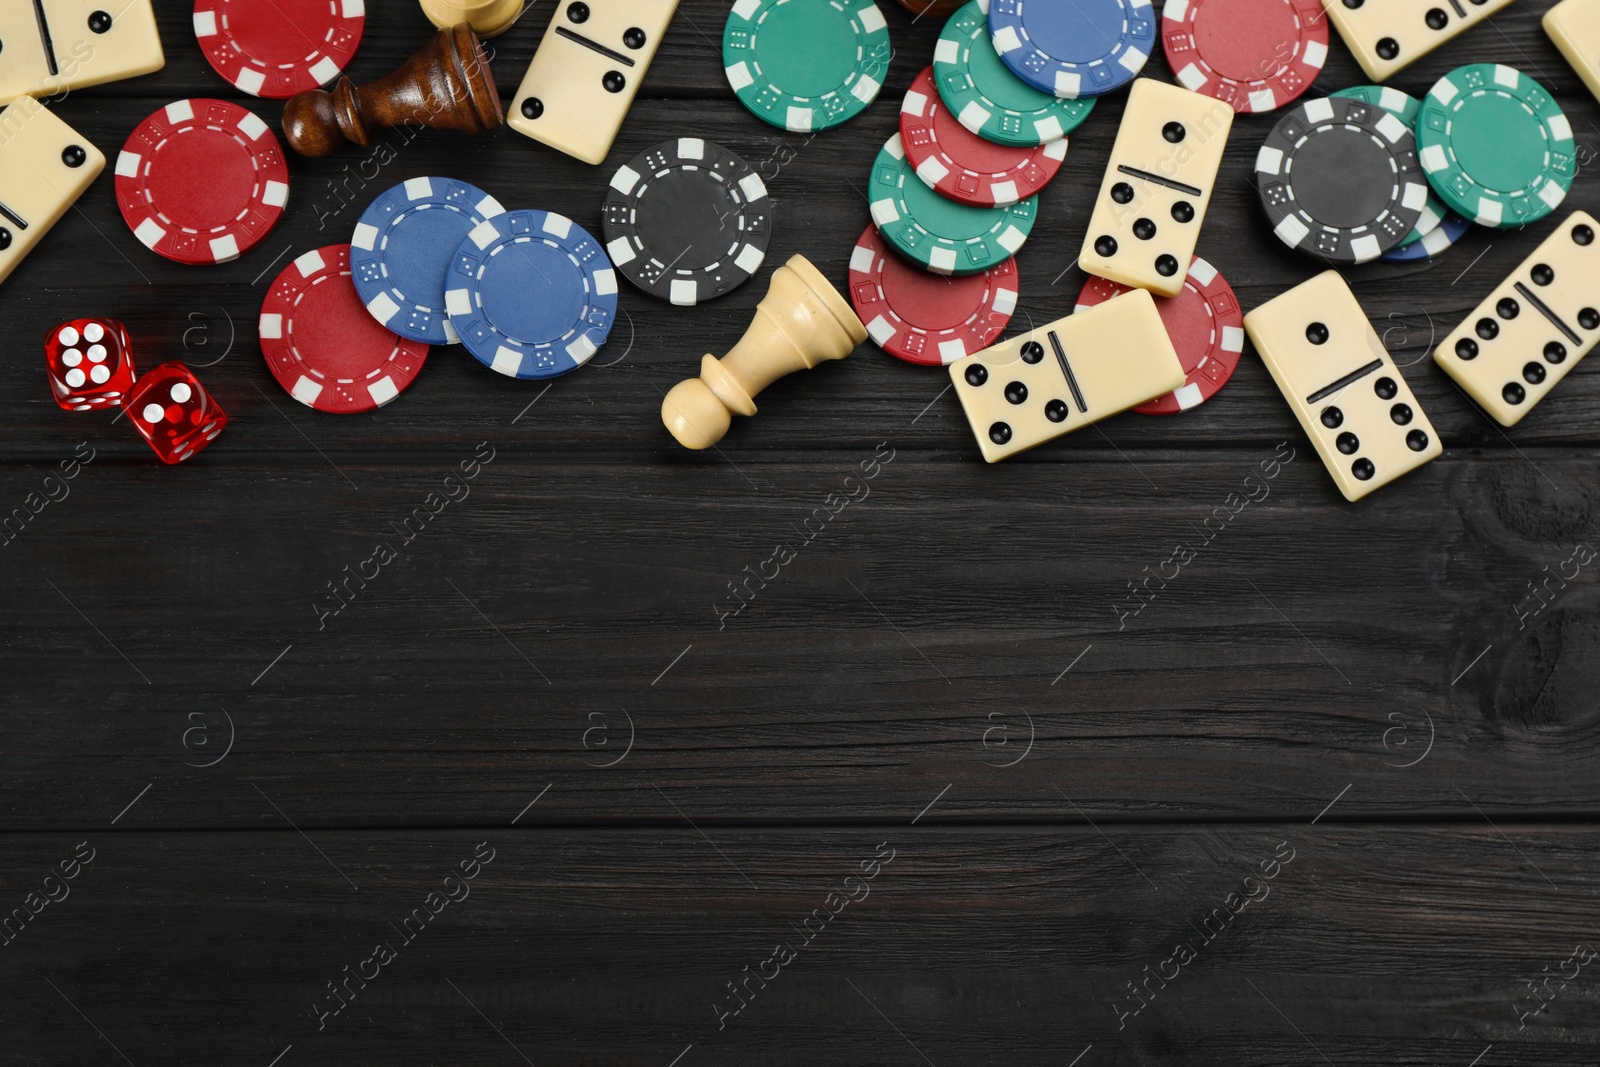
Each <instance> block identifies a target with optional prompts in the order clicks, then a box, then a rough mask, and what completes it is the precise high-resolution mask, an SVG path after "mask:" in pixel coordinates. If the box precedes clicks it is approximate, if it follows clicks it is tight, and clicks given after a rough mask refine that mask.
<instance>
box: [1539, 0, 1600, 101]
mask: <svg viewBox="0 0 1600 1067" xmlns="http://www.w3.org/2000/svg"><path fill="white" fill-rule="evenodd" d="M1544 32H1545V33H1547V34H1549V36H1550V39H1551V40H1552V41H1554V42H1555V45H1556V47H1557V48H1559V49H1560V50H1561V54H1562V55H1563V56H1565V57H1566V60H1567V62H1568V63H1570V64H1572V69H1573V70H1575V71H1577V72H1578V77H1580V78H1582V79H1583V84H1585V85H1587V86H1588V87H1589V91H1590V92H1591V93H1593V94H1594V95H1595V96H1596V97H1597V98H1600V0H1561V3H1559V4H1557V5H1556V6H1555V7H1553V8H1551V9H1550V10H1549V11H1546V12H1545V13H1544Z"/></svg>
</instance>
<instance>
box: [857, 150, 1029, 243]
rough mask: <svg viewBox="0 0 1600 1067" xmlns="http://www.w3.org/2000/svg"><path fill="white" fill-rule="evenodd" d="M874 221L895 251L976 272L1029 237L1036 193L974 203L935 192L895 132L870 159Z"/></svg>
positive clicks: (870, 192) (870, 193) (868, 194)
mask: <svg viewBox="0 0 1600 1067" xmlns="http://www.w3.org/2000/svg"><path fill="white" fill-rule="evenodd" d="M867 199H868V200H870V201H871V202H872V221H873V222H874V223H876V224H877V227H878V232H879V233H881V234H882V235H883V238H884V240H886V241H888V242H889V244H890V245H892V246H893V247H894V248H895V250H896V251H898V252H899V253H900V254H901V255H903V256H905V257H906V258H907V259H909V260H911V261H912V262H913V263H920V264H921V265H922V266H923V267H925V268H926V269H928V270H930V271H932V272H933V273H935V274H977V273H979V272H981V271H986V270H988V269H989V268H990V267H993V266H996V265H997V264H1000V263H1004V262H1005V261H1006V260H1008V259H1010V258H1011V257H1012V256H1014V255H1016V253H1017V249H1019V248H1021V247H1022V245H1023V242H1025V241H1027V239H1028V234H1029V232H1030V231H1032V229H1033V220H1034V218H1035V217H1036V216H1037V214H1038V209H1039V198H1038V197H1037V196H1030V197H1029V198H1028V199H1026V200H1023V201H1019V202H1018V203H1015V204H1007V205H1005V206H1003V207H973V206H971V205H970V204H961V203H957V202H956V201H954V200H946V199H945V198H944V197H943V196H941V195H939V194H938V193H936V192H934V190H933V189H931V188H930V187H929V186H928V184H927V183H926V182H924V181H923V180H922V179H921V178H919V177H917V172H916V171H915V170H913V169H912V167H911V164H910V163H908V162H907V161H906V153H905V148H904V147H903V146H902V145H901V143H900V135H899V134H898V133H897V134H895V135H894V136H893V137H891V138H889V143H888V144H886V145H884V146H883V151H881V152H879V153H878V158H877V159H876V160H875V161H873V164H872V181H871V183H870V186H869V187H868V189H867Z"/></svg>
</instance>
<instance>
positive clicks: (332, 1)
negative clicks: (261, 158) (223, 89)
mask: <svg viewBox="0 0 1600 1067" xmlns="http://www.w3.org/2000/svg"><path fill="white" fill-rule="evenodd" d="M366 25H367V17H366V5H365V0H195V5H194V35H195V37H197V38H198V39H199V41H200V50H201V51H202V52H204V53H205V56H206V61H207V62H208V63H210V64H211V66H212V68H213V69H215V70H216V72H217V73H218V74H220V75H222V77H223V78H224V79H226V80H227V82H228V84H230V85H232V86H233V87H234V88H236V89H239V90H240V91H242V92H246V93H249V94H250V95H251V96H264V97H269V98H272V99H275V100H283V99H287V98H289V97H291V96H293V95H294V94H296V93H299V92H304V91H305V90H307V89H315V88H316V87H317V86H319V85H326V84H327V83H328V82H331V81H332V80H333V79H335V78H337V77H338V76H339V72H340V71H342V70H343V69H344V67H345V64H347V63H349V62H350V60H351V58H352V57H353V56H354V55H355V54H356V49H357V48H358V47H360V45H361V34H362V32H363V31H364V30H365V29H366Z"/></svg>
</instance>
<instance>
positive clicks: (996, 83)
mask: <svg viewBox="0 0 1600 1067" xmlns="http://www.w3.org/2000/svg"><path fill="white" fill-rule="evenodd" d="M933 80H934V82H935V84H937V85H938V87H939V97H940V99H942V100H943V101H944V104H945V106H946V107H948V108H949V109H950V113H951V114H952V115H954V116H955V117H956V119H957V120H958V121H959V122H960V123H961V125H963V126H965V127H966V128H967V129H969V130H971V131H972V132H973V133H975V134H977V135H978V136H979V137H982V138H984V139H985V140H988V141H993V142H994V143H995V144H1003V145H1011V146H1012V147H1014V148H1031V147H1033V146H1034V145H1041V144H1045V143H1047V142H1050V141H1056V140H1059V139H1061V138H1062V137H1065V136H1066V135H1067V134H1068V133H1070V132H1071V131H1073V130H1075V129H1077V127H1078V124H1079V123H1081V122H1082V121H1083V120H1084V119H1086V118H1088V117H1089V112H1090V111H1092V110H1093V109H1094V101H1095V98H1094V97H1083V98H1081V99H1078V100H1062V99H1060V98H1058V97H1055V96H1051V95H1050V94H1049V93H1042V92H1040V91H1039V90H1037V89H1035V88H1034V87H1033V86H1031V85H1029V84H1028V83H1027V82H1025V81H1023V80H1022V79H1021V78H1019V77H1017V76H1016V75H1015V74H1013V73H1011V70H1010V68H1009V67H1007V66H1006V65H1005V63H1004V62H1003V61H1002V60H1001V59H1000V54H999V53H998V52H996V51H995V50H994V41H993V39H992V38H991V37H990V36H989V0H972V2H971V3H969V4H967V6H965V7H963V8H962V9H961V10H959V11H957V12H956V13H955V14H954V15H951V16H950V21H948V22H946V23H945V24H944V31H943V32H942V33H940V34H939V43H938V44H937V45H936V46H935V47H934V51H933Z"/></svg>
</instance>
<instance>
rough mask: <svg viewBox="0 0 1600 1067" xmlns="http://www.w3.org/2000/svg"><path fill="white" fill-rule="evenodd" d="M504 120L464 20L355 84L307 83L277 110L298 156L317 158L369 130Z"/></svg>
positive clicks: (469, 126) (467, 127) (362, 139)
mask: <svg viewBox="0 0 1600 1067" xmlns="http://www.w3.org/2000/svg"><path fill="white" fill-rule="evenodd" d="M505 120H506V114H505V109H504V107H502V106H501V103H500V91H499V90H498V89H496V88H495V84H494V76H493V75H492V74H490V73H489V61H488V60H487V59H485V58H484V55H483V44H482V43H481V42H480V41H479V40H478V36H477V34H475V33H473V32H472V27H471V26H468V25H466V24H465V23H463V24H461V25H460V26H455V27H453V28H451V29H445V30H440V31H439V32H438V33H436V34H434V36H433V39H432V40H431V41H429V42H428V44H427V45H425V46H424V47H423V48H422V49H421V50H420V51H418V52H417V54H416V55H414V56H412V57H411V58H410V59H408V60H406V61H405V64H404V65H402V66H401V67H400V69H399V70H397V71H395V72H394V73H393V74H391V75H389V76H388V77H387V78H382V79H380V80H378V81H375V82H373V83H372V84H370V85H363V86H361V87H360V88H357V87H356V86H355V85H354V84H353V83H352V82H351V81H350V79H349V78H340V79H339V84H338V85H336V86H334V87H333V91H332V92H331V93H330V92H323V91H322V90H321V89H313V90H311V91H310V92H305V93H301V94H299V95H298V96H295V97H292V98H291V99H290V100H289V103H288V104H287V105H285V107H284V109H283V133H284V136H285V137H286V138H287V139H288V141H289V145H290V147H292V148H293V149H294V150H295V151H296V152H299V153H300V154H301V155H303V156H325V155H328V154H329V153H331V152H333V151H334V150H335V149H337V148H339V147H340V146H341V145H344V144H345V143H346V142H350V141H353V142H355V143H356V144H358V145H362V146H366V145H368V144H371V143H372V132H371V131H372V130H375V129H383V128H387V127H390V126H402V125H413V126H429V127H432V128H433V129H436V130H460V131H461V132H463V133H482V132H483V131H485V130H492V129H494V128H495V127H496V126H499V125H501V124H502V123H504V122H505Z"/></svg>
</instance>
